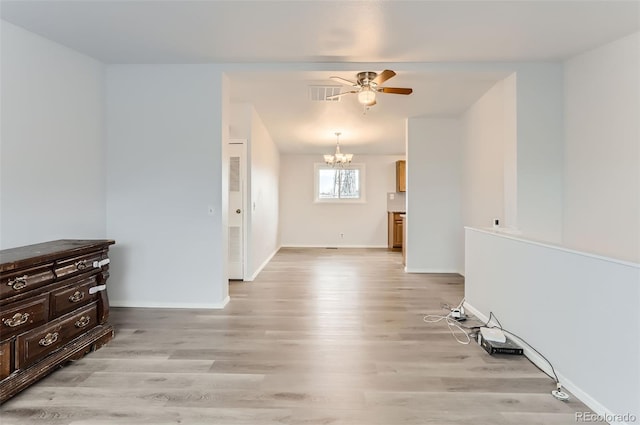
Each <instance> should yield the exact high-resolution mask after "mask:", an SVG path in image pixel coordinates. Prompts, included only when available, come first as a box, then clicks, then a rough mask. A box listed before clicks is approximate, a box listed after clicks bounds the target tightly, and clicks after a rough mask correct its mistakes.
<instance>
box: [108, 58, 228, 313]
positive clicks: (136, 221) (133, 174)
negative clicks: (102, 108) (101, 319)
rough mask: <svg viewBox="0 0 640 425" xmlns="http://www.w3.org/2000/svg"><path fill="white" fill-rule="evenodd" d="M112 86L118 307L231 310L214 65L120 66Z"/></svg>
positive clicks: (111, 202)
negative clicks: (211, 212)
mask: <svg viewBox="0 0 640 425" xmlns="http://www.w3.org/2000/svg"><path fill="white" fill-rule="evenodd" d="M106 87H107V123H108V132H107V139H108V149H107V163H108V173H107V174H108V175H107V217H108V220H107V234H108V235H109V237H111V238H114V239H115V240H116V242H117V245H115V246H114V248H113V253H112V258H113V263H114V264H118V267H113V269H112V278H111V287H110V289H109V291H110V292H109V295H110V298H111V301H112V304H113V305H125V306H156V307H161V306H167V307H220V306H222V305H224V303H225V302H226V300H227V285H228V282H227V279H226V273H225V270H226V245H225V244H226V238H225V237H224V234H223V232H222V229H223V220H224V208H223V207H224V202H223V193H222V190H221V188H222V179H223V178H222V176H223V175H224V166H223V164H222V163H221V157H222V149H223V146H224V144H223V143H222V142H221V141H222V139H223V138H224V137H226V136H224V135H223V129H228V125H227V124H225V121H226V119H225V116H224V114H223V110H224V108H223V102H224V98H225V96H226V95H225V93H224V91H223V90H224V87H225V79H224V77H223V74H222V73H221V72H220V70H219V69H218V68H217V67H216V66H213V65H115V66H109V67H108V68H107V83H106ZM227 136H228V135H227ZM209 206H212V207H213V208H214V210H215V214H214V215H208V207H209Z"/></svg>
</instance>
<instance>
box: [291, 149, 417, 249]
mask: <svg viewBox="0 0 640 425" xmlns="http://www.w3.org/2000/svg"><path fill="white" fill-rule="evenodd" d="M399 159H404V156H401V155H354V163H362V164H365V167H366V202H364V203H349V204H339V203H314V196H313V184H314V179H313V177H314V174H313V173H314V164H315V163H321V162H322V155H320V154H318V155H282V156H281V158H280V243H281V244H282V245H283V246H315V247H340V246H343V247H347V246H349V247H387V198H386V197H387V192H395V187H396V164H395V162H396V161H397V160H399ZM340 233H344V238H342V239H341V238H340Z"/></svg>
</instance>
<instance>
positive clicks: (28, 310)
mask: <svg viewBox="0 0 640 425" xmlns="http://www.w3.org/2000/svg"><path fill="white" fill-rule="evenodd" d="M48 318H49V295H48V294H42V295H38V296H37V297H33V298H30V299H28V300H25V301H19V302H16V303H13V304H9V305H6V306H3V307H2V312H1V313H0V340H4V339H7V338H11V337H12V336H14V335H18V334H21V333H23V332H25V331H28V330H29V329H32V328H35V327H36V326H40V325H42V324H44V323H46V322H47V319H48Z"/></svg>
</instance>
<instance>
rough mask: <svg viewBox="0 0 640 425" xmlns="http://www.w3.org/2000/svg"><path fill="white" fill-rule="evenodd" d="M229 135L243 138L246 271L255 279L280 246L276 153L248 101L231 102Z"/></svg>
mask: <svg viewBox="0 0 640 425" xmlns="http://www.w3.org/2000/svg"><path fill="white" fill-rule="evenodd" d="M230 128H231V136H232V137H233V138H234V139H244V140H246V141H247V145H248V149H247V156H248V158H247V164H248V170H247V174H248V179H249V181H248V182H247V191H248V192H249V193H248V195H247V198H248V199H247V205H248V211H246V212H247V214H248V217H249V219H248V223H247V229H245V231H246V232H247V244H248V245H249V246H248V249H247V253H246V254H247V256H248V259H247V263H248V264H247V267H248V270H247V273H246V275H245V278H244V280H245V281H251V280H253V279H255V277H256V276H257V274H258V273H259V272H260V270H262V268H263V267H264V266H265V265H266V263H267V262H268V261H269V260H270V259H271V257H272V256H273V255H274V254H275V253H276V252H277V250H278V249H279V248H280V240H279V234H280V229H279V224H278V220H279V210H278V208H279V197H280V194H279V185H280V179H279V173H280V152H279V151H278V148H277V146H276V145H275V143H274V141H273V139H272V138H271V135H270V134H269V132H268V130H267V128H266V127H265V125H264V122H263V121H262V118H260V115H258V113H257V112H256V110H255V108H254V107H253V105H251V104H249V103H232V104H231V127H230Z"/></svg>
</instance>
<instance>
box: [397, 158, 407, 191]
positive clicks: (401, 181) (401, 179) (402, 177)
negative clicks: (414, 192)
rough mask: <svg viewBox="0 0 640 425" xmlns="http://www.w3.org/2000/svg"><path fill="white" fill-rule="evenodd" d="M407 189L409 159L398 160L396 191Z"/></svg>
mask: <svg viewBox="0 0 640 425" xmlns="http://www.w3.org/2000/svg"><path fill="white" fill-rule="evenodd" d="M406 191H407V161H405V160H400V161H396V192H406Z"/></svg>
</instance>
